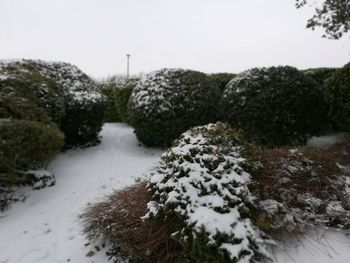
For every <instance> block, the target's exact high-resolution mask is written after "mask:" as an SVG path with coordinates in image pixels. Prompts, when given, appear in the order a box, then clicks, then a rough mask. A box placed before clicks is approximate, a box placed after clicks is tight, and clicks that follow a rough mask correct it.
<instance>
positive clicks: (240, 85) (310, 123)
mask: <svg viewBox="0 0 350 263" xmlns="http://www.w3.org/2000/svg"><path fill="white" fill-rule="evenodd" d="M222 109H223V111H222V118H223V119H224V120H227V121H228V122H230V124H231V125H233V126H234V127H239V128H242V129H244V131H245V133H246V135H247V137H248V138H250V139H252V140H254V141H256V142H258V143H262V144H266V145H270V146H276V145H298V144H304V143H306V141H307V139H308V138H309V137H310V136H311V135H313V134H315V133H318V132H319V131H320V129H321V127H322V125H323V120H324V118H325V102H324V94H323V91H322V88H321V87H320V86H319V85H318V84H317V83H316V82H315V81H314V80H313V79H312V78H310V77H308V76H305V74H303V73H301V72H299V71H298V70H297V69H296V68H293V67H288V66H283V67H282V66H280V67H271V68H261V69H259V68H253V69H251V70H248V71H245V72H242V73H240V74H239V75H238V76H237V77H236V78H234V79H233V80H232V81H231V82H230V83H229V84H228V85H227V87H226V89H225V91H224V95H223V98H222Z"/></svg>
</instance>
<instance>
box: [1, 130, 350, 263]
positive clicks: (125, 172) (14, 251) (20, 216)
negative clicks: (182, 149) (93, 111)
mask: <svg viewBox="0 0 350 263" xmlns="http://www.w3.org/2000/svg"><path fill="white" fill-rule="evenodd" d="M101 135H102V136H103V139H102V144H101V145H99V146H97V147H93V148H89V149H85V150H72V151H68V152H66V153H62V154H59V155H58V156H57V157H56V158H55V160H54V161H53V162H52V163H51V165H50V166H49V168H48V169H49V170H50V171H51V172H53V173H54V174H55V175H56V180H57V182H56V185H55V186H54V187H51V188H46V189H43V190H40V191H33V192H30V193H29V196H28V198H27V200H26V201H25V202H24V203H16V204H14V205H13V206H12V207H11V209H10V210H8V211H6V212H5V213H2V214H1V213H0V263H59V262H73V263H106V262H108V260H107V257H106V256H105V255H104V253H103V252H99V253H96V254H95V255H94V256H92V257H87V256H86V254H88V253H89V252H90V250H91V249H92V248H91V247H90V246H85V244H86V243H87V241H86V240H85V238H84V237H83V236H82V234H81V227H80V225H79V220H78V215H79V214H80V213H81V212H82V209H84V207H85V206H86V204H87V203H88V202H94V201H98V200H99V198H103V196H104V195H106V194H109V193H111V192H112V191H113V189H120V188H123V187H124V186H126V185H130V184H132V183H133V182H134V180H135V179H136V178H138V177H140V176H142V175H143V174H145V173H147V172H149V171H150V169H152V168H153V167H154V166H155V165H156V164H157V162H158V160H159V157H160V155H161V153H162V151H161V150H158V149H146V148H143V147H140V146H139V145H138V142H137V140H136V138H135V136H134V134H133V131H132V129H131V128H130V127H128V126H126V125H125V124H106V125H105V126H104V129H103V131H102V134H101ZM273 252H274V254H275V256H276V258H275V262H278V263H289V262H291V263H292V262H297V263H314V262H315V263H316V262H317V263H326V262H327V263H328V262H330V263H348V262H350V238H348V237H347V236H345V235H344V234H343V233H340V232H335V231H323V230H318V231H311V232H310V233H309V234H308V235H307V236H306V237H304V238H301V239H294V238H291V239H288V240H284V241H283V242H280V243H279V246H278V247H275V248H274V249H273Z"/></svg>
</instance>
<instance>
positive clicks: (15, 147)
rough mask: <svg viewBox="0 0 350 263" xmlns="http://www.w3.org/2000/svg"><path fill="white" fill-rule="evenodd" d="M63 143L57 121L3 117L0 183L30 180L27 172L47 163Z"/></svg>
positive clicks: (1, 122)
mask: <svg viewBox="0 0 350 263" xmlns="http://www.w3.org/2000/svg"><path fill="white" fill-rule="evenodd" d="M63 142H64V135H63V133H62V132H61V131H60V130H59V129H58V128H57V126H56V125H55V124H46V123H40V122H36V121H27V120H10V119H0V184H4V183H5V184H23V183H29V181H28V180H31V179H32V178H28V176H26V174H25V172H26V171H27V170H30V169H36V168H39V167H43V166H45V164H47V163H48V161H50V160H51V158H52V157H53V156H54V155H55V154H56V153H57V152H58V151H59V150H60V149H61V147H62V146H63Z"/></svg>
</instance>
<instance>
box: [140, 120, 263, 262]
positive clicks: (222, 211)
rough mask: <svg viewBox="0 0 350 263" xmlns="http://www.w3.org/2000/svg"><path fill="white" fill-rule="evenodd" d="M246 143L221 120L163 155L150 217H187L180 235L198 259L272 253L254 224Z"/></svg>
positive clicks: (196, 131) (154, 179)
mask: <svg viewBox="0 0 350 263" xmlns="http://www.w3.org/2000/svg"><path fill="white" fill-rule="evenodd" d="M245 144H246V143H245V142H244V140H243V139H242V136H241V134H240V133H239V132H237V131H236V130H233V129H232V128H231V127H230V126H229V125H227V124H222V123H216V124H209V125H206V126H201V127H196V128H193V129H191V130H189V131H187V132H185V133H183V134H182V135H181V136H180V138H179V139H178V140H176V141H175V142H174V144H173V146H172V147H171V148H170V149H169V150H168V151H166V152H165V153H164V154H163V155H162V159H161V163H160V165H159V166H158V168H157V170H156V171H155V172H154V173H153V174H152V175H151V178H150V183H149V184H148V188H149V189H150V191H151V192H152V193H153V199H154V200H157V201H151V202H149V203H148V205H147V207H148V213H147V214H146V215H145V217H144V219H145V220H146V222H147V219H149V218H151V219H152V218H156V219H157V218H159V219H160V220H161V219H162V218H177V219H178V220H180V221H182V226H181V227H180V228H179V229H178V231H177V232H176V234H174V235H173V236H174V238H175V239H177V240H179V242H180V243H181V244H182V245H183V248H184V249H183V250H184V252H183V253H184V254H185V255H186V257H187V258H188V259H190V260H191V261H192V262H217V263H221V262H222V263H224V262H260V261H259V260H261V259H262V258H265V257H269V255H268V252H267V250H266V248H265V245H264V241H263V235H262V233H261V232H260V231H259V230H258V229H257V228H256V227H255V226H254V225H253V223H252V221H251V220H250V217H252V213H251V212H250V210H249V207H250V206H252V200H253V199H252V196H251V194H250V192H249V189H248V184H249V183H250V180H251V177H250V175H249V174H248V173H247V172H246V170H245V167H246V165H247V163H246V162H247V161H246V159H245V158H243V156H242V154H243V153H244V152H245V147H244V145H245Z"/></svg>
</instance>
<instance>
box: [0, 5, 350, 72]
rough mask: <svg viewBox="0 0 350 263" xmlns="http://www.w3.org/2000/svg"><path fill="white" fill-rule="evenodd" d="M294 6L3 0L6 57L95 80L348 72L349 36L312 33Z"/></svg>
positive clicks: (1, 53)
mask: <svg viewBox="0 0 350 263" xmlns="http://www.w3.org/2000/svg"><path fill="white" fill-rule="evenodd" d="M294 2H295V0H0V58H3V59H5V58H6V59H7V58H35V59H44V60H55V61H56V60H60V61H65V62H70V63H73V64H76V65H77V66H78V67H80V68H81V69H82V70H83V71H85V72H86V73H88V74H90V75H92V76H94V77H103V76H107V75H110V74H114V73H125V71H126V54H127V53H130V54H131V71H132V73H138V72H148V71H150V70H155V69H160V68H163V67H181V68H188V69H196V70H200V71H204V72H208V73H209V72H240V71H242V70H245V69H248V68H251V67H254V66H258V67H260V66H272V65H287V64H288V65H293V66H296V67H298V68H309V67H320V66H342V65H343V64H345V63H347V62H349V61H350V37H349V34H348V35H346V36H345V37H344V38H343V39H342V40H338V41H337V40H327V39H322V38H321V34H322V32H320V31H318V32H317V31H315V32H314V31H311V30H308V29H306V28H305V24H306V21H307V18H309V17H311V15H312V13H313V12H312V10H311V9H301V10H297V9H296V8H295V7H294Z"/></svg>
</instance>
